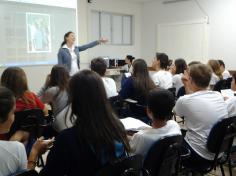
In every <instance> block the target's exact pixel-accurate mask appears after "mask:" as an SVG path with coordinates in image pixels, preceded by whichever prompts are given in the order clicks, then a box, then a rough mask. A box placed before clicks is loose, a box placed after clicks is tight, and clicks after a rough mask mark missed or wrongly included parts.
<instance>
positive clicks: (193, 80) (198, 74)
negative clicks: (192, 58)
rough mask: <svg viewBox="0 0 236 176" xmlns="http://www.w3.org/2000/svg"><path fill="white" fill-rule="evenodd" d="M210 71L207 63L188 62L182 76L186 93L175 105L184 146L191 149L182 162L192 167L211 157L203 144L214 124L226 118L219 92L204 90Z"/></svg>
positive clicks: (206, 163)
mask: <svg viewBox="0 0 236 176" xmlns="http://www.w3.org/2000/svg"><path fill="white" fill-rule="evenodd" d="M211 74H212V72H211V69H210V68H209V67H208V66H207V65H204V64H194V65H191V66H190V67H189V70H188V73H187V72H186V73H185V75H184V76H185V77H184V78H183V83H184V85H185V90H186V92H187V94H189V95H185V96H183V97H180V98H179V99H178V100H177V102H176V105H175V112H176V114H177V115H178V116H181V117H184V119H185V124H186V127H187V133H186V136H185V138H184V145H185V146H186V147H187V148H189V149H190V151H191V156H190V158H188V159H186V160H185V162H184V165H185V166H187V167H190V168H193V169H195V170H198V169H199V170H201V169H204V168H205V167H208V166H209V163H210V161H211V160H213V159H214V154H213V153H211V152H209V151H208V149H207V147H206V143H207V138H208V135H209V133H210V131H211V129H212V127H213V126H214V124H216V123H217V122H218V121H220V120H222V119H224V118H227V117H228V111H227V105H226V103H225V102H224V98H223V96H222V95H221V94H220V93H219V92H214V91H209V90H207V87H208V85H209V82H210V79H211ZM190 93H191V94H190Z"/></svg>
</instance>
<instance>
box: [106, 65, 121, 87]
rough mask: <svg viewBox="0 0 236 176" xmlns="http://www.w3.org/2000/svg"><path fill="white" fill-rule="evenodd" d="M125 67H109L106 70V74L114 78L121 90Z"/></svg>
mask: <svg viewBox="0 0 236 176" xmlns="http://www.w3.org/2000/svg"><path fill="white" fill-rule="evenodd" d="M122 71H123V69H122V68H121V67H116V68H109V69H107V70H106V73H105V76H107V77H110V78H112V79H114V81H115V82H116V88H117V90H118V91H119V90H120V88H121V79H122V76H123V73H122Z"/></svg>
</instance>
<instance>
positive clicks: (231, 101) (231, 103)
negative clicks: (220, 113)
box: [225, 73, 236, 117]
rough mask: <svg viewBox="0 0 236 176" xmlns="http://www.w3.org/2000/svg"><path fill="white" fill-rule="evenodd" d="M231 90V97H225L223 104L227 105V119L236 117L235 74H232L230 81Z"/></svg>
mask: <svg viewBox="0 0 236 176" xmlns="http://www.w3.org/2000/svg"><path fill="white" fill-rule="evenodd" d="M231 90H232V95H234V96H231V97H226V98H225V99H226V100H225V102H226V104H227V108H228V112H229V117H233V116H236V96H235V92H236V73H234V74H232V81H231Z"/></svg>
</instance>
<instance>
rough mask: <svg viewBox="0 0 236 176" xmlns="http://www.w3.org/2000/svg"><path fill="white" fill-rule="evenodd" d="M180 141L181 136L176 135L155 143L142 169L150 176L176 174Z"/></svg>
mask: <svg viewBox="0 0 236 176" xmlns="http://www.w3.org/2000/svg"><path fill="white" fill-rule="evenodd" d="M182 140H183V137H182V136H181V135H176V136H170V137H165V138H163V139H160V140H158V141H157V142H155V143H154V144H153V145H152V147H151V148H150V150H149V152H148V154H147V156H146V158H145V160H144V164H143V166H144V168H145V169H147V170H148V171H149V173H150V174H151V175H152V176H171V175H173V174H175V173H176V172H178V171H177V170H178V162H179V158H180V153H181V145H182Z"/></svg>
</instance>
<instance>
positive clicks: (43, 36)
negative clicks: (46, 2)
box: [26, 13, 51, 53]
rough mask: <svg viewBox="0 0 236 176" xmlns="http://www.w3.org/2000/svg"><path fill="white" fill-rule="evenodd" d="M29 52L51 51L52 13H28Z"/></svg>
mask: <svg viewBox="0 0 236 176" xmlns="http://www.w3.org/2000/svg"><path fill="white" fill-rule="evenodd" d="M26 25H27V26H26V27H27V28H26V29H27V52H28V53H40V52H51V32H50V15H49V14H40V13H26Z"/></svg>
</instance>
